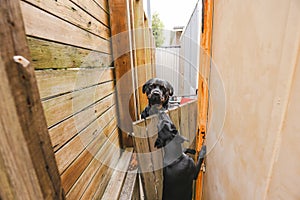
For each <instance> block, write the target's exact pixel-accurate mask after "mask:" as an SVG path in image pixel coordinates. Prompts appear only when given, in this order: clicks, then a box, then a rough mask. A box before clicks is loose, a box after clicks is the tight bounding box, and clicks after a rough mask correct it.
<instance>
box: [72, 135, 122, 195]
mask: <svg viewBox="0 0 300 200" xmlns="http://www.w3.org/2000/svg"><path fill="white" fill-rule="evenodd" d="M107 136H108V139H107V140H106V141H105V144H104V145H102V147H101V148H100V149H99V150H98V152H95V153H94V157H93V160H92V161H91V163H90V164H89V166H88V167H87V168H86V170H85V171H84V173H83V174H82V176H81V178H80V179H78V181H77V182H76V183H75V185H74V186H73V187H72V189H71V191H70V192H69V193H68V194H67V197H68V198H69V199H83V200H84V199H92V198H93V196H94V195H97V191H98V190H97V189H98V186H99V185H101V189H102V191H103V192H104V189H105V187H106V185H107V184H108V182H109V179H110V177H111V175H112V170H111V168H109V165H106V164H105V163H109V161H108V162H106V160H107V159H110V160H114V162H116V160H118V158H119V157H118V156H116V155H118V154H116V153H117V152H116V151H114V149H113V148H109V147H111V145H115V146H116V147H118V145H117V144H118V133H117V129H114V130H113V131H112V132H111V133H110V134H107ZM103 158H104V159H103ZM93 169H95V170H94V171H93ZM76 194H78V195H76ZM101 196H102V193H101ZM97 199H99V198H97Z"/></svg>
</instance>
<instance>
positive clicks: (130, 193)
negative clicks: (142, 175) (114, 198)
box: [119, 169, 139, 200]
mask: <svg viewBox="0 0 300 200" xmlns="http://www.w3.org/2000/svg"><path fill="white" fill-rule="evenodd" d="M138 187H139V184H138V169H135V170H132V171H129V172H128V173H127V175H126V177H125V181H124V185H123V187H122V191H121V194H120V197H119V200H128V199H130V200H132V199H133V200H135V198H136V197H137V196H139V188H138Z"/></svg>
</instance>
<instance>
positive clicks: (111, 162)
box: [82, 129, 121, 199]
mask: <svg viewBox="0 0 300 200" xmlns="http://www.w3.org/2000/svg"><path fill="white" fill-rule="evenodd" d="M117 133H118V130H117V129H116V130H115V132H114V133H113V135H112V136H111V137H110V138H109V140H108V141H106V143H105V144H104V146H103V148H102V149H101V151H100V152H99V154H97V156H96V158H97V159H98V160H100V158H102V159H101V160H100V161H101V163H102V166H101V167H100V169H99V170H98V172H97V174H96V175H95V177H94V180H93V185H91V186H90V187H89V188H88V189H87V190H86V191H85V193H84V195H83V196H82V199H100V198H101V197H102V196H103V194H104V191H105V188H106V186H107V185H108V182H109V180H110V177H111V175H112V173H113V171H114V169H115V166H116V164H117V161H118V160H119V158H120V153H121V149H120V144H119V138H118V134H117Z"/></svg>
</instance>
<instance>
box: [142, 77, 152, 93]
mask: <svg viewBox="0 0 300 200" xmlns="http://www.w3.org/2000/svg"><path fill="white" fill-rule="evenodd" d="M152 82H153V79H150V80H148V81H147V82H146V83H145V84H144V85H143V88H142V92H143V94H145V93H146V91H147V89H148V87H149V85H150V84H151V83H152Z"/></svg>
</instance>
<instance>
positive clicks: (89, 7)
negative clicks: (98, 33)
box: [71, 0, 110, 27]
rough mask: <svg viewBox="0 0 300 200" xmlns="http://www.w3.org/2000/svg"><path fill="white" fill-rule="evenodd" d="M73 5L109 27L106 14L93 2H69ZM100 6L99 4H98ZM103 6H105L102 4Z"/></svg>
mask: <svg viewBox="0 0 300 200" xmlns="http://www.w3.org/2000/svg"><path fill="white" fill-rule="evenodd" d="M71 1H72V2H73V3H75V4H76V5H78V6H79V7H81V8H82V9H84V10H85V11H86V12H88V13H89V14H90V15H92V16H93V17H94V18H96V19H97V20H98V21H100V22H101V23H103V24H104V25H106V26H108V27H109V26H110V24H109V16H108V14H107V13H106V12H105V11H104V10H103V9H102V7H100V6H99V4H97V3H96V2H95V1H93V0H71ZM100 5H101V3H100ZM103 5H104V6H105V4H103Z"/></svg>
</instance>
